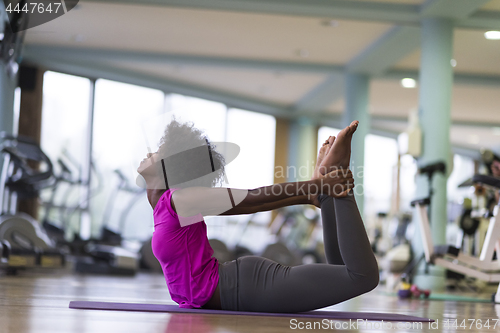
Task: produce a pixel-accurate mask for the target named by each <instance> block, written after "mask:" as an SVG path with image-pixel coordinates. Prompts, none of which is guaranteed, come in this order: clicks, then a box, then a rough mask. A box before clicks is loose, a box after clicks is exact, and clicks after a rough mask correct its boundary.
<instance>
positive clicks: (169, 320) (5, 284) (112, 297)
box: [0, 271, 500, 333]
mask: <svg viewBox="0 0 500 333" xmlns="http://www.w3.org/2000/svg"><path fill="white" fill-rule="evenodd" d="M379 289H380V290H379ZM379 289H376V290H374V291H373V292H371V293H369V294H367V295H363V296H361V297H358V298H356V299H352V300H350V301H347V302H344V303H342V304H338V305H336V306H333V307H330V308H328V309H329V310H338V311H365V312H392V313H400V314H407V315H414V316H421V317H428V318H432V319H435V320H436V323H435V324H433V325H434V326H433V327H429V324H427V323H425V324H422V325H423V326H421V329H419V327H418V326H414V327H412V326H410V324H407V323H400V324H399V325H400V326H399V328H401V329H399V328H396V326H395V325H396V323H392V325H393V327H392V329H390V331H392V332H412V331H413V332H416V331H424V332H440V331H444V330H446V331H455V329H453V327H452V329H446V327H445V324H446V323H447V321H450V320H455V319H457V320H458V321H457V325H458V327H457V328H456V330H457V331H469V332H495V331H500V323H499V320H498V319H499V318H500V305H494V304H491V303H470V302H451V301H426V300H399V299H398V298H396V297H392V296H389V295H387V293H384V291H383V290H382V289H383V288H379ZM490 295H491V293H490V294H489V295H485V294H482V295H478V296H479V297H483V298H484V297H489V296H490ZM469 296H471V295H469ZM72 300H82V301H83V300H88V301H107V302H136V303H167V304H175V303H174V302H173V301H172V300H171V299H170V297H169V294H168V290H167V287H166V285H165V281H164V279H163V276H162V275H151V274H146V273H141V274H138V275H137V276H136V277H133V278H130V277H101V276H84V275H75V274H70V273H67V272H62V271H59V272H55V271H49V272H44V273H43V274H40V273H34V272H21V273H20V274H19V275H16V276H0V332H2V333H3V332H8V333H11V332H12V333H13V332H16V333H27V332H40V333H41V332H47V333H49V332H50V333H57V332H65V333H67V332H92V333H100V332H103V333H111V332H148V333H156V332H161V333H167V332H172V333H173V332H188V333H189V332H193V333H200V332H225V333H228V332H249V333H250V332H252V333H253V332H291V331H307V332H314V331H322V332H324V331H328V330H330V331H333V330H347V329H350V330H352V331H359V332H387V331H389V329H388V326H381V325H391V324H390V323H383V324H382V323H380V322H368V323H366V322H365V323H359V326H357V327H356V326H355V325H354V323H353V324H349V322H348V321H336V322H331V323H327V322H322V321H320V320H318V321H316V322H317V324H316V326H314V322H307V321H305V320H304V319H301V320H300V321H295V322H291V321H290V318H268V317H249V316H236V315H232V316H224V315H220V316H218V315H192V314H169V313H145V312H119V311H95V310H73V309H69V308H68V304H69V302H70V301H72ZM464 319H465V321H464ZM487 320H489V322H487ZM486 324H489V328H488V327H485V325H486ZM495 324H496V327H494V325H495ZM419 325H420V324H419ZM460 325H462V327H460ZM405 326H406V328H405ZM301 327H303V328H304V329H300V328H301ZM314 327H316V328H317V330H314V329H307V328H314ZM293 328H295V329H293ZM353 328H356V329H353Z"/></svg>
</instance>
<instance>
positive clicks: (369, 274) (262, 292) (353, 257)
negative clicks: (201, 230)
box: [219, 195, 379, 312]
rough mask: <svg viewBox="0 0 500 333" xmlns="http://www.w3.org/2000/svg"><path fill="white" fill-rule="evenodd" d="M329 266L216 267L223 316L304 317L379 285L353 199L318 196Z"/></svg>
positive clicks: (259, 262)
mask: <svg viewBox="0 0 500 333" xmlns="http://www.w3.org/2000/svg"><path fill="white" fill-rule="evenodd" d="M319 199H320V203H321V217H322V221H323V238H324V244H325V253H326V259H327V261H328V264H311V265H302V266H295V267H288V266H283V265H280V264H278V263H276V262H274V261H271V260H269V259H265V258H261V257H254V256H249V257H242V258H239V259H237V260H233V261H230V262H226V263H223V264H220V265H219V288H220V294H221V305H222V309H223V310H234V311H255V312H303V311H310V310H314V309H318V308H322V307H326V306H330V305H333V304H337V303H340V302H343V301H345V300H348V299H350V298H353V297H356V296H358V295H361V294H363V293H366V292H368V291H370V290H372V289H373V288H375V287H376V286H377V285H378V281H379V272H378V266H377V261H376V260H375V256H374V255H373V252H372V249H371V246H370V242H369V241H368V237H367V235H366V231H365V227H364V225H363V221H362V219H361V215H360V214H359V211H358V207H357V205H356V201H355V200H354V197H352V196H348V197H346V198H341V199H333V198H332V197H329V196H326V195H322V196H320V198H319Z"/></svg>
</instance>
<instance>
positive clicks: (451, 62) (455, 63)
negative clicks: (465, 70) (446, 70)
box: [450, 59, 457, 67]
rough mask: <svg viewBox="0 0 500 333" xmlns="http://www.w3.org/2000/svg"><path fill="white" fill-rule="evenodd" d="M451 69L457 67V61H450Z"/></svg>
mask: <svg viewBox="0 0 500 333" xmlns="http://www.w3.org/2000/svg"><path fill="white" fill-rule="evenodd" d="M450 64H451V67H457V61H456V60H455V59H451V60H450Z"/></svg>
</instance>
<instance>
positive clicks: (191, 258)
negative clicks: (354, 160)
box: [138, 121, 379, 312]
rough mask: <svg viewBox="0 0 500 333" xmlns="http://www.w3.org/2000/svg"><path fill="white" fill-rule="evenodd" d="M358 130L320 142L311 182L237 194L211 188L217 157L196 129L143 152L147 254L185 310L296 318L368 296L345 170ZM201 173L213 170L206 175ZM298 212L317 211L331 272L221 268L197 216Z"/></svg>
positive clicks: (246, 262) (317, 267) (369, 277)
mask: <svg viewBox="0 0 500 333" xmlns="http://www.w3.org/2000/svg"><path fill="white" fill-rule="evenodd" d="M357 126H358V122H357V121H355V122H353V123H352V124H351V125H350V126H348V127H346V128H345V129H344V130H342V131H341V132H340V133H339V135H338V136H337V138H335V137H330V138H329V139H328V140H326V141H325V143H324V144H323V146H322V148H321V149H320V151H319V155H318V161H317V163H316V169H315V170H314V174H313V177H312V179H311V180H310V181H304V182H295V183H282V184H275V185H271V186H267V187H262V188H258V189H252V190H237V189H226V188H214V187H213V186H215V185H216V184H217V182H218V181H220V180H221V179H222V178H223V176H224V158H223V157H222V155H220V154H219V153H217V151H216V150H215V147H214V146H213V145H211V144H210V142H209V141H208V140H207V139H206V137H204V136H203V134H202V133H201V132H200V131H199V130H197V129H195V128H193V127H192V126H191V125H187V124H180V123H178V122H176V121H173V122H172V123H171V124H169V125H168V127H167V128H166V130H165V135H164V136H163V138H162V140H161V142H160V148H159V150H158V152H156V153H154V154H148V157H147V158H146V159H145V160H143V161H142V162H141V165H140V166H139V168H138V172H139V174H141V175H142V176H143V177H144V180H145V182H146V184H147V189H148V190H147V194H148V200H149V202H150V204H151V207H152V208H153V210H154V211H153V215H154V221H155V231H154V234H153V239H152V246H153V252H154V254H155V256H156V258H157V259H158V260H159V262H160V264H161V266H162V269H163V272H164V275H165V279H166V281H167V285H168V288H169V291H170V294H171V297H172V299H173V300H174V301H175V302H177V303H178V304H179V306H180V307H184V308H200V307H201V308H209V309H223V310H234V311H257V312H303V311H309V310H313V309H317V308H322V307H326V306H329V305H333V304H336V303H339V302H342V301H345V300H348V299H350V298H352V297H355V296H358V295H361V294H363V293H366V292H368V291H370V290H372V289H373V288H375V287H376V286H377V284H378V280H379V275H378V266H377V262H376V260H375V257H374V255H373V252H372V250H371V246H370V243H369V241H368V237H367V235H366V231H365V228H364V225H363V221H362V219H361V216H360V214H359V211H358V209H357V206H356V202H355V200H354V196H353V195H352V192H351V190H352V188H353V187H354V180H353V178H352V173H351V171H349V170H348V166H349V160H350V150H351V147H350V145H351V139H352V135H353V133H354V132H355V131H356V128H357ZM206 152H208V153H206ZM207 161H209V162H207ZM203 165H205V167H203ZM206 165H210V166H211V169H210V170H211V171H212V172H208V173H207V172H206V171H204V170H205V169H206ZM298 204H314V205H315V206H317V207H320V208H321V215H322V220H323V236H324V244H325V253H326V258H327V261H328V264H311V265H302V266H296V267H287V266H283V265H280V264H278V263H276V262H273V261H271V260H268V259H265V258H261V257H255V256H248V257H242V258H239V259H237V260H233V261H231V262H226V263H219V262H218V261H217V260H216V259H215V258H213V257H212V254H213V250H212V249H211V247H210V245H209V243H208V239H207V234H206V225H205V222H204V221H203V216H206V215H216V214H218V215H236V214H250V213H256V212H260V211H267V210H272V209H277V208H281V207H285V206H290V205H298Z"/></svg>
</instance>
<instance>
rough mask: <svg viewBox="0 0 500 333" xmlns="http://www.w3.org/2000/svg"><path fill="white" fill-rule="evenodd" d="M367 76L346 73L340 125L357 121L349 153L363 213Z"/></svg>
mask: <svg viewBox="0 0 500 333" xmlns="http://www.w3.org/2000/svg"><path fill="white" fill-rule="evenodd" d="M369 84H370V80H369V78H368V76H366V75H363V74H354V73H347V74H346V84H345V87H346V88H345V93H346V96H345V97H346V109H345V112H344V114H343V119H342V125H343V126H344V127H345V126H348V125H349V124H350V123H351V122H352V121H353V120H358V121H359V127H358V129H357V131H356V133H355V134H354V136H353V140H352V144H351V147H352V153H351V170H352V172H353V174H354V181H355V182H356V188H355V191H354V193H355V197H356V202H357V203H358V207H359V211H360V212H361V215H363V211H364V210H363V209H364V188H363V174H364V164H365V138H366V136H367V135H368V133H369V131H370V123H371V120H370V118H371V117H370V114H369V113H368V100H369Z"/></svg>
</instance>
